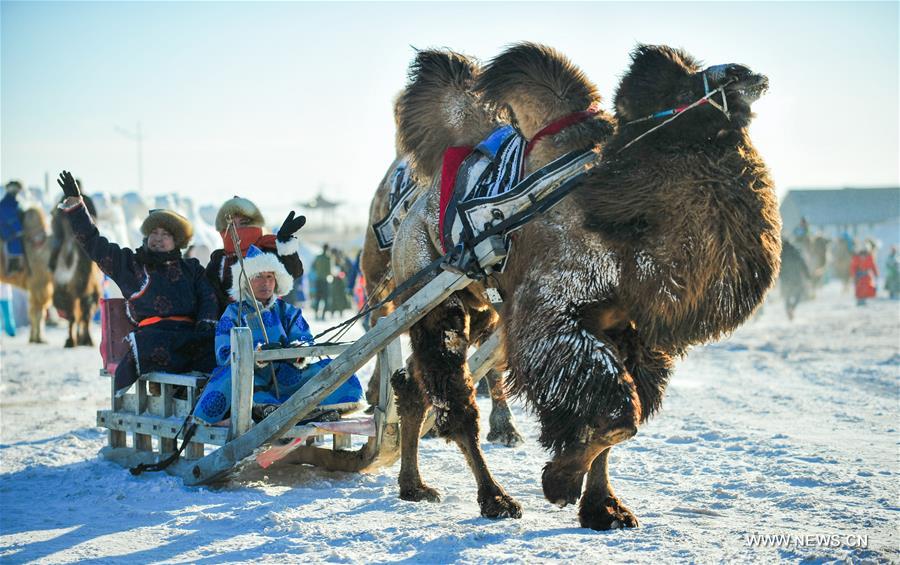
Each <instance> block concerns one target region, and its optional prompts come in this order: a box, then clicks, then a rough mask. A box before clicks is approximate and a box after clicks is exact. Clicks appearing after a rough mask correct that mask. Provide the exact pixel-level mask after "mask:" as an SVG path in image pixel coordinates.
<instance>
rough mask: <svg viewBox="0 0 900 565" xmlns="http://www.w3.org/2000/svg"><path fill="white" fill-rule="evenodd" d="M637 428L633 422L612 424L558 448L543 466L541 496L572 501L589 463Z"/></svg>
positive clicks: (563, 503)
mask: <svg viewBox="0 0 900 565" xmlns="http://www.w3.org/2000/svg"><path fill="white" fill-rule="evenodd" d="M636 432H637V426H636V424H634V423H633V424H631V425H627V424H626V425H622V422H619V423H618V425H615V426H612V427H611V428H610V429H609V431H607V432H606V433H602V432H600V431H599V430H596V429H594V430H589V431H587V432H586V434H585V435H587V436H589V437H588V438H587V439H586V440H585V441H582V442H578V443H573V444H570V445H568V446H566V447H565V448H564V449H563V450H562V451H560V452H558V453H557V454H556V456H555V457H554V458H553V460H552V461H550V462H549V463H547V465H545V466H544V472H543V474H542V476H541V482H542V483H543V488H544V496H545V497H546V498H547V500H549V501H550V502H552V503H554V504H556V505H557V506H560V507H562V506H566V505H567V504H573V503H575V502H577V501H578V499H579V498H580V497H581V488H582V484H583V483H584V475H585V473H587V472H588V469H590V468H591V464H592V463H593V462H594V460H595V459H596V458H597V457H598V456H599V455H600V454H601V453H604V452H606V451H607V450H608V449H609V448H610V447H611V446H613V445H615V444H617V443H621V442H623V441H625V440H626V439H628V438H630V437H632V436H633V435H634V434H635V433H636Z"/></svg>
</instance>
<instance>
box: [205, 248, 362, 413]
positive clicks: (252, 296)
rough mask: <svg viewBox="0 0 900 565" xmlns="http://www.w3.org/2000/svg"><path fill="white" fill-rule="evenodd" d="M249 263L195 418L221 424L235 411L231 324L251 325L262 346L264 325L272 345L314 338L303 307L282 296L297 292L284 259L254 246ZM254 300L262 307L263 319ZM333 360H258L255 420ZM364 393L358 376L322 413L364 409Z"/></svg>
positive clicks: (219, 331)
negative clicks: (282, 261)
mask: <svg viewBox="0 0 900 565" xmlns="http://www.w3.org/2000/svg"><path fill="white" fill-rule="evenodd" d="M243 267H244V271H245V273H246V277H244V276H243V275H242V274H241V264H240V262H237V263H235V264H234V265H232V267H231V280H232V286H231V289H230V291H229V292H230V294H231V297H232V298H233V299H234V302H232V303H230V304H229V305H228V307H227V308H226V309H225V312H224V313H223V314H222V317H221V318H220V319H219V323H218V324H217V325H216V343H215V351H216V361H217V363H218V367H216V369H215V370H214V371H213V374H212V377H210V380H209V383H208V384H207V385H206V388H204V389H203V392H202V393H201V395H200V399H199V400H198V402H197V407H196V408H195V409H194V418H195V419H196V420H198V421H200V422H203V423H206V424H214V423H216V422H220V421H221V420H223V419H225V417H226V416H227V415H228V413H229V411H230V409H231V364H230V362H229V361H230V356H231V328H233V327H235V326H245V327H249V328H250V330H251V332H252V334H253V345H254V346H255V347H256V348H260V347H262V346H263V345H264V344H265V343H266V339H265V336H264V335H263V330H262V328H263V326H264V327H265V332H266V335H267V336H268V339H269V343H273V344H274V343H280V344H282V345H289V344H296V343H301V344H304V345H309V344H312V341H313V336H312V333H311V332H310V330H309V324H308V323H307V321H306V319H305V318H304V317H303V314H302V313H301V311H300V309H299V308H296V307H294V306H293V305H291V304H288V303H287V302H285V301H284V300H282V299H281V297H282V296H284V295H285V294H287V293H288V292H290V291H291V288H292V287H293V284H294V279H293V278H292V277H291V276H290V275H289V274H288V272H287V270H286V269H285V268H284V265H282V264H281V262H280V261H279V260H278V257H277V256H275V255H274V254H272V253H265V252H263V251H262V250H260V249H259V248H258V247H256V246H255V245H251V246H250V247H249V248H248V249H247V256H246V258H245V259H244V265H243ZM254 301H256V303H257V305H258V306H259V311H260V313H261V315H262V316H261V317H262V320H260V315H258V314H257V311H256V307H255V306H254V304H253V302H254ZM330 362H331V359H323V360H320V361H316V362H310V361H309V360H307V359H297V360H293V361H291V360H284V361H272V362H265V363H257V366H256V368H255V370H254V373H253V375H254V378H253V391H254V392H253V404H254V407H253V416H254V419H256V420H260V419H261V418H263V417H265V416H266V415H268V414H270V413H271V412H272V411H274V409H275V408H277V406H278V405H279V404H281V403H283V402H284V401H285V400H287V399H288V398H289V397H290V396H291V395H292V394H294V393H295V392H297V391H298V390H300V387H302V386H303V385H304V384H306V383H307V382H308V381H309V380H310V379H312V378H313V377H314V376H315V375H316V374H318V373H319V371H321V370H322V368H324V367H325V366H326V365H328V364H329V363H330ZM273 377H274V379H273ZM362 394H363V393H362V385H361V384H360V382H359V379H358V378H357V377H356V375H353V376H351V377H350V378H349V379H348V380H347V381H345V382H344V383H343V384H342V385H341V386H340V387H339V388H338V389H337V390H335V391H334V392H332V393H331V394H330V395H328V396H327V397H326V398H325V399H324V400H323V401H322V402H321V403H320V404H319V406H318V410H317V411H316V414H317V415H323V414H325V413H326V412H332V411H334V412H350V411H352V410H356V409H358V408H360V407H361V400H362Z"/></svg>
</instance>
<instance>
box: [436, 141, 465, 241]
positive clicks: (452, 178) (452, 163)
mask: <svg viewBox="0 0 900 565" xmlns="http://www.w3.org/2000/svg"><path fill="white" fill-rule="evenodd" d="M471 153H472V148H471V147H469V146H467V145H458V146H456V147H448V148H447V150H446V151H444V162H443V165H442V166H441V201H440V212H439V215H438V233H439V234H440V239H441V246H443V245H444V212H446V210H447V205H448V204H449V203H450V197H451V196H453V186H454V185H455V184H456V175H457V174H459V167H460V165H462V162H463V161H465V159H466V157H468V156H469V154H471ZM444 251H447V249H446V248H445V249H444Z"/></svg>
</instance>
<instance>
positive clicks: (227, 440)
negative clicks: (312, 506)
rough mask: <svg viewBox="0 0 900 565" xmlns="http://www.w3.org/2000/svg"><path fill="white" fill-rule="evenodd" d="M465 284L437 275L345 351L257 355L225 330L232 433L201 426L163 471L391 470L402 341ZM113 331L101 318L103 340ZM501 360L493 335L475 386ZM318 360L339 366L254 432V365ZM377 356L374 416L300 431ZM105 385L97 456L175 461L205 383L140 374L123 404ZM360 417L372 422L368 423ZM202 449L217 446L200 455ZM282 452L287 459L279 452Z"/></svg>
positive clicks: (480, 357)
mask: <svg viewBox="0 0 900 565" xmlns="http://www.w3.org/2000/svg"><path fill="white" fill-rule="evenodd" d="M493 243H494V244H493V245H485V246H479V247H478V248H476V252H475V253H474V256H473V257H472V261H471V263H474V262H477V264H478V265H480V266H481V268H485V269H489V268H490V266H491V265H495V264H496V263H498V262H499V261H501V260H502V259H503V257H504V255H505V253H504V252H505V248H503V246H502V244H501V245H497V244H496V242H493ZM471 263H469V264H471ZM472 282H474V279H473V278H470V277H469V276H467V275H466V274H465V273H463V272H461V271H459V270H457V269H453V270H445V271H443V272H441V273H440V274H439V275H438V276H437V277H436V278H434V279H433V280H432V281H431V282H429V283H428V284H427V285H425V286H424V287H423V288H422V289H421V290H419V291H418V292H416V293H415V294H414V295H413V296H412V297H411V298H410V299H409V300H407V301H406V302H404V303H403V304H402V305H400V306H399V307H398V308H397V309H396V310H395V311H394V312H393V313H391V314H390V315H389V316H386V317H383V318H381V319H379V320H378V324H377V325H376V326H375V327H373V328H372V329H371V330H370V331H369V332H367V333H366V334H365V335H364V336H362V337H361V338H360V339H358V340H357V341H356V342H354V343H352V344H340V345H316V346H309V347H291V348H284V349H273V350H267V351H255V350H254V348H253V339H252V335H251V332H250V330H249V328H240V327H236V328H232V330H231V350H232V353H231V366H232V373H231V374H232V408H231V419H230V425H229V427H223V426H207V425H201V424H198V425H197V429H196V432H195V433H194V435H193V437H192V438H191V442H190V443H189V444H188V446H187V447H186V449H185V451H184V452H183V453H182V455H181V456H180V457H179V458H178V459H177V460H176V461H175V462H174V463H172V464H171V465H170V466H169V467H167V468H166V472H168V473H169V474H172V475H177V476H180V477H181V478H182V479H183V480H184V482H185V484H188V485H200V484H208V483H211V482H214V481H217V480H221V479H222V478H224V477H225V476H227V474H228V473H229V472H230V471H231V470H232V469H233V468H234V467H235V466H236V465H238V464H239V463H240V462H241V461H242V460H244V459H245V458H247V457H250V456H251V455H253V454H254V453H257V454H258V460H259V461H260V463H261V464H265V462H266V461H267V460H268V459H277V460H281V461H283V462H287V463H304V464H311V465H316V466H320V467H324V468H326V469H330V470H336V471H350V472H366V471H370V470H374V469H378V468H380V467H383V466H386V465H391V464H393V463H394V462H395V461H396V460H397V459H398V458H399V456H400V430H399V418H398V416H397V412H396V409H395V407H394V394H393V390H392V388H391V383H390V377H391V375H393V373H394V372H395V371H397V370H400V369H402V368H403V366H404V359H403V353H402V350H401V346H400V335H401V334H403V333H404V332H406V331H407V330H408V329H409V328H410V326H412V325H413V324H415V323H416V322H417V321H419V320H420V319H421V318H422V317H423V316H425V315H426V314H427V313H428V312H429V311H430V310H432V309H433V308H434V307H435V306H437V305H438V304H440V303H441V302H443V301H444V300H445V299H446V298H447V297H449V296H450V295H451V294H452V293H453V292H456V291H457V290H461V289H463V288H465V287H466V286H468V285H469V284H470V283H472ZM115 307H116V304H115V303H112V302H110V301H107V303H106V304H104V308H103V315H104V316H108V317H109V319H112V318H113V310H114V308H115ZM112 325H113V324H110V323H109V322H108V320H105V321H104V324H103V327H104V332H106V331H107V329H110V328H111V327H112ZM127 331H131V330H130V328H125V329H121V328H120V329H119V330H118V331H115V328H112V329H111V330H110V335H106V334H104V336H103V341H102V342H101V350H102V351H103V352H104V364H105V367H106V369H107V370H102V371H101V374H105V375H107V376H108V375H109V374H111V372H112V369H113V364H111V363H110V358H113V357H115V355H114V354H113V351H112V350H113V349H114V348H115V347H117V346H118V345H117V344H118V343H119V342H121V338H122V337H124V334H125V333H127ZM123 332H124V333H123ZM117 334H118V335H117ZM501 352H502V348H501V347H500V344H499V336H497V335H496V334H495V335H494V336H491V338H489V339H488V340H487V341H486V342H485V343H484V344H483V345H482V346H481V348H479V349H478V351H476V352H475V353H474V354H473V355H472V356H471V357H470V359H469V367H470V371H471V373H472V378H473V380H475V381H476V382H477V380H479V379H481V378H482V377H483V376H484V375H486V374H487V373H488V371H489V370H490V369H491V368H493V367H494V365H496V363H497V361H498V357H499V355H500V353H501ZM322 355H336V358H335V359H334V360H333V361H332V362H331V363H330V364H329V365H327V366H326V367H325V368H324V369H322V371H321V372H320V373H319V374H317V375H316V376H315V377H314V378H313V379H312V380H311V381H310V382H308V383H306V385H304V386H303V387H302V388H301V389H300V390H298V391H297V392H296V393H294V394H293V395H292V396H291V397H290V398H288V399H287V400H286V401H285V402H284V403H283V404H282V405H280V406H279V407H278V408H277V409H276V410H275V411H274V412H272V413H271V414H270V415H269V416H267V417H266V418H265V419H263V420H262V421H261V422H259V423H256V424H254V423H253V420H252V418H251V409H252V395H253V367H254V364H255V362H256V361H276V360H281V359H296V358H297V357H316V356H322ZM376 355H378V356H379V361H380V363H379V366H380V368H381V371H382V374H381V375H380V377H381V379H380V383H381V390H380V393H381V394H380V397H379V398H380V401H379V404H378V406H376V407H374V408H375V409H374V413H373V414H372V415H371V416H361V417H355V418H352V419H351V418H345V419H342V421H341V422H343V425H342V423H341V422H333V423H331V422H329V423H316V422H312V423H306V424H301V425H297V422H299V421H301V420H303V419H304V418H305V417H306V416H307V415H308V414H310V413H311V412H312V411H313V410H314V409H315V408H316V406H317V405H318V404H319V402H321V401H322V400H323V399H324V398H325V397H326V396H328V395H329V394H330V393H331V392H333V391H334V390H336V389H337V388H338V387H339V386H340V385H341V384H342V383H343V382H344V381H346V380H347V379H348V378H350V376H351V375H352V374H353V373H354V372H355V371H357V370H358V369H360V368H361V367H362V366H363V365H365V364H366V363H367V362H368V361H369V360H370V359H371V358H372V357H374V356H376ZM119 358H120V357H119ZM373 378H374V377H373ZM112 380H113V379H110V398H111V405H110V409H108V410H98V411H97V425H98V426H99V427H104V428H107V429H108V430H109V440H108V445H107V446H106V447H104V448H103V449H101V451H100V454H101V456H103V457H104V458H106V459H109V460H111V461H114V462H116V463H119V464H120V465H123V466H126V467H132V466H135V465H138V464H140V463H144V464H152V463H156V462H158V461H160V460H162V459H164V458H166V457H167V456H168V455H170V454H172V453H174V452H175V449H176V438H177V437H180V434H181V433H183V430H182V425H183V423H184V422H185V418H186V417H187V416H188V415H189V414H190V411H191V409H192V407H193V405H194V401H195V400H196V398H197V397H198V396H199V394H200V389H201V387H202V386H203V384H204V383H205V380H206V379H205V376H203V375H174V374H168V373H149V374H145V375H141V377H140V380H138V382H137V383H136V384H135V386H134V387H133V388H134V389H135V390H134V391H133V392H129V393H127V394H125V395H124V396H122V397H120V398H116V397H115V395H114V390H113V388H114V386H113V383H112ZM149 382H155V383H159V384H160V388H161V391H160V395H159V396H151V395H150V394H149V392H148V388H147V386H148V385H147V383H149ZM176 386H180V387H185V391H186V394H184V395H179V396H183V398H176V396H175V390H176ZM367 418H368V419H369V421H366V419H367ZM432 424H433V420H428V421H426V422H425V424H423V428H422V433H423V434H424V433H425V432H427V431H428V429H430V427H431V425H432ZM361 431H362V435H363V436H364V437H365V438H366V439H365V443H364V444H363V445H362V446H361V447H359V448H358V449H352V445H353V436H354V435H360V433H361ZM129 434H131V442H130V445H129V441H128V435H129ZM327 436H331V438H332V441H331V445H330V446H326V445H316V444H315V443H314V440H315V439H316V438H322V437H327ZM298 438H301V439H300V440H298ZM281 439H285V440H287V441H288V443H287V445H288V446H290V449H283V448H284V447H285V445H283V444H280V445H271V444H272V442H273V441H276V440H281ZM276 443H278V442H276ZM206 445H211V446H218V447H217V448H216V449H214V450H212V451H211V452H210V453H209V454H206V448H205V446H206ZM266 446H270V447H269V449H271V450H274V451H272V452H270V453H269V456H268V459H267V455H266V452H263V451H261V450H262V449H264V448H266ZM279 449H282V450H283V451H284V452H285V453H284V454H281V453H279V452H278V450H279Z"/></svg>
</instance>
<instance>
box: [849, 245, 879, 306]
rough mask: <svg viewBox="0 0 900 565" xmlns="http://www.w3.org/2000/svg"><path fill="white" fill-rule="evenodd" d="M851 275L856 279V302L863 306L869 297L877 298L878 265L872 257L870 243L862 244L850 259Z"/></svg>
mask: <svg viewBox="0 0 900 565" xmlns="http://www.w3.org/2000/svg"><path fill="white" fill-rule="evenodd" d="M850 276H852V277H853V280H854V281H856V304H857V306H862V305H864V304H865V303H866V300H868V299H869V298H875V289H876V284H875V280H876V277H877V276H878V267H876V266H875V259H874V258H873V257H872V253H871V251H870V246H869V245H862V246H861V247H860V250H859V252H858V253H856V254H855V255H853V259H851V260H850Z"/></svg>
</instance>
